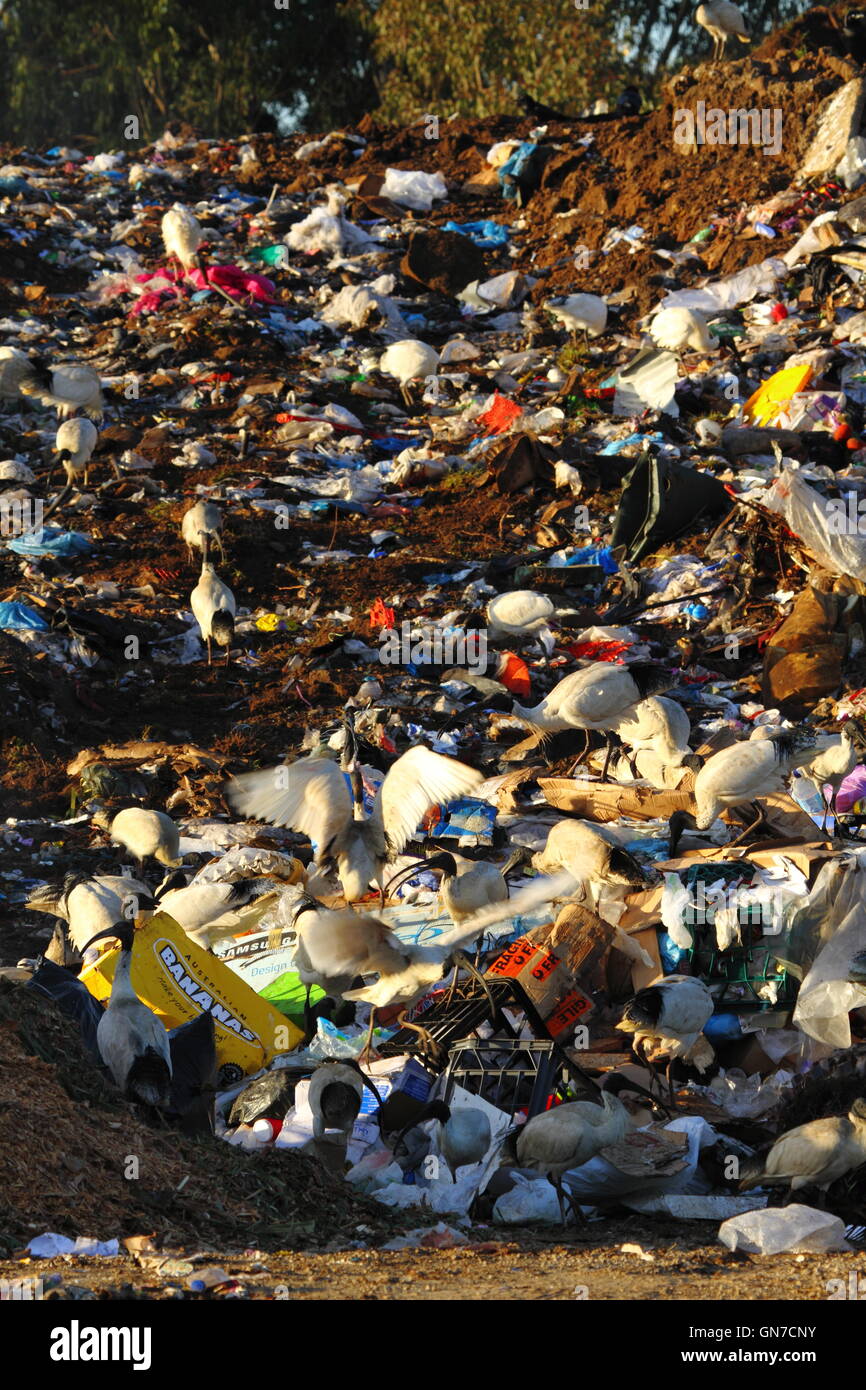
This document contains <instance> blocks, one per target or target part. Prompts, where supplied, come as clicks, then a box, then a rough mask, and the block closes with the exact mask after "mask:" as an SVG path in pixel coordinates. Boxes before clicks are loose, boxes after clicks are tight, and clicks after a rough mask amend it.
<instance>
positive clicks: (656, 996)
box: [616, 975, 715, 1099]
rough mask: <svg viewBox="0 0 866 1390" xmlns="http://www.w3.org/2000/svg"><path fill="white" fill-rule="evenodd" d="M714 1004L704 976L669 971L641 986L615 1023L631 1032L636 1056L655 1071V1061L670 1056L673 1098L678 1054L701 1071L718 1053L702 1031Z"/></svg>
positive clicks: (670, 1088) (668, 1079)
mask: <svg viewBox="0 0 866 1390" xmlns="http://www.w3.org/2000/svg"><path fill="white" fill-rule="evenodd" d="M713 1007H714V1006H713V996H712V995H711V994H710V991H709V990H708V989H707V987H706V985H705V984H704V983H703V981H702V980H698V979H696V978H695V977H694V976H692V975H667V976H665V978H664V979H662V980H659V981H658V982H657V983H656V984H654V985H648V986H647V988H646V989H639V990H638V992H637V994H636V995H635V996H634V997H633V998H632V999H629V1001H628V1002H627V1004H626V1005H625V1007H624V1009H623V1015H622V1019H621V1020H620V1022H619V1023H618V1024H617V1025H616V1026H617V1028H619V1029H620V1031H621V1032H624V1033H631V1035H632V1047H633V1049H634V1053H635V1056H636V1057H637V1058H638V1059H639V1060H640V1061H641V1062H643V1063H644V1064H645V1065H646V1066H648V1067H649V1069H650V1070H651V1071H652V1072H653V1073H654V1072H655V1063H656V1062H659V1061H662V1060H664V1059H667V1063H668V1065H667V1073H666V1075H667V1081H668V1088H669V1090H670V1092H671V1099H673V1086H672V1084H671V1078H670V1070H671V1065H672V1063H673V1061H674V1059H675V1058H680V1059H681V1060H682V1061H684V1062H689V1063H690V1064H691V1065H693V1066H695V1067H697V1068H698V1070H699V1071H701V1072H704V1071H706V1070H707V1068H708V1067H710V1066H711V1065H712V1063H713V1060H714V1057H715V1053H714V1052H713V1049H712V1047H711V1046H710V1044H709V1043H708V1042H707V1039H706V1038H705V1037H704V1033H703V1030H704V1026H705V1025H706V1023H707V1022H708V1020H709V1019H710V1018H711V1017H712V1013H713Z"/></svg>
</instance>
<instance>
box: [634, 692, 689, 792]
mask: <svg viewBox="0 0 866 1390" xmlns="http://www.w3.org/2000/svg"><path fill="white" fill-rule="evenodd" d="M614 733H616V734H617V736H618V737H619V738H621V739H622V741H623V743H626V744H628V746H629V748H630V749H631V757H630V759H629V762H630V764H631V770H632V775H633V776H637V766H636V764H635V759H636V758H637V756H638V754H639V753H651V754H652V755H653V757H655V758H656V759H657V760H658V762H659V764H660V765H661V767H662V769H664V770H666V769H668V768H677V767H687V768H689V769H690V770H691V771H692V772H699V771H700V769H701V768H702V767H703V759H702V758H700V757H698V755H697V753H693V752H692V750H691V748H690V747H689V734H690V733H691V724H690V723H689V716H688V715H687V714H686V712H685V710H684V709H683V707H682V705H681V704H678V703H677V701H676V700H669V699H667V697H666V696H664V695H652V696H650V698H649V699H648V700H641V702H640V704H638V705H635V706H634V707H633V708H632V709H631V710H630V711H629V712H628V714H626V715H624V716H623V718H622V719H620V720H619V722H618V723H617V725H616V727H615V729H614Z"/></svg>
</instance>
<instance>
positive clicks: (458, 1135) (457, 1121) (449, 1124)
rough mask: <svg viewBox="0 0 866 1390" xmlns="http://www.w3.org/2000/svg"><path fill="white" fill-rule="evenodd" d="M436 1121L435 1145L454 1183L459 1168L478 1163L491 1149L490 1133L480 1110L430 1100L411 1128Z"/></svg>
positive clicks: (486, 1117)
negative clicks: (428, 1121)
mask: <svg viewBox="0 0 866 1390" xmlns="http://www.w3.org/2000/svg"><path fill="white" fill-rule="evenodd" d="M426 1120H436V1121H437V1124H436V1143H437V1147H438V1149H439V1152H440V1154H441V1155H442V1157H443V1158H444V1159H445V1162H446V1164H447V1165H448V1171H449V1173H450V1174H451V1176H452V1178H453V1179H454V1181H455V1182H456V1181H457V1173H458V1171H459V1169H461V1168H469V1167H471V1166H472V1165H473V1164H475V1163H480V1162H481V1160H482V1159H483V1158H484V1156H485V1154H486V1153H487V1151H488V1149H489V1148H490V1145H491V1142H492V1139H493V1131H492V1130H491V1128H490V1120H489V1118H488V1116H487V1115H486V1114H485V1112H484V1111H483V1110H480V1109H478V1108H477V1107H476V1106H473V1105H461V1106H454V1107H453V1108H452V1107H451V1106H450V1105H446V1103H445V1101H443V1100H432V1101H430V1103H429V1105H427V1106H425V1108H424V1109H423V1110H422V1111H421V1114H420V1115H418V1116H416V1118H415V1119H414V1120H413V1122H412V1123H413V1125H420V1124H423V1123H424V1122H425V1121H426Z"/></svg>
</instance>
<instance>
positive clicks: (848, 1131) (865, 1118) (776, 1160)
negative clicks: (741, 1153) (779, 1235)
mask: <svg viewBox="0 0 866 1390" xmlns="http://www.w3.org/2000/svg"><path fill="white" fill-rule="evenodd" d="M862 1163H866V1100H855V1101H854V1104H853V1105H852V1106H851V1109H850V1110H849V1112H848V1114H847V1115H839V1116H837V1117H828V1118H827V1119H823V1120H812V1121H810V1123H809V1124H805V1125H798V1126H797V1128H796V1129H791V1130H789V1131H788V1133H787V1134H783V1135H782V1137H781V1138H780V1139H777V1140H776V1142H775V1144H774V1145H773V1146H772V1148H771V1149H770V1151H769V1152H768V1153H766V1154H763V1155H756V1156H755V1157H754V1158H750V1159H747V1160H746V1162H745V1163H744V1164H743V1166H742V1168H741V1170H740V1171H741V1178H740V1191H741V1192H745V1191H748V1189H749V1188H750V1187H775V1186H786V1187H787V1188H788V1191H789V1196H793V1195H794V1193H795V1192H798V1191H799V1189H800V1188H802V1187H818V1188H820V1189H821V1191H822V1192H826V1191H827V1188H828V1187H829V1186H830V1184H831V1183H834V1182H836V1181H837V1180H838V1179H839V1178H844V1176H845V1174H846V1173H851V1172H853V1170H854V1169H855V1168H859V1167H860V1165H861V1164H862Z"/></svg>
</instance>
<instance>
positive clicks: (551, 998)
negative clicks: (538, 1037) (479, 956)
mask: <svg viewBox="0 0 866 1390" xmlns="http://www.w3.org/2000/svg"><path fill="white" fill-rule="evenodd" d="M485 973H486V974H487V975H488V976H490V977H491V978H493V979H497V980H515V981H516V982H517V983H518V984H519V985H520V987H521V989H522V990H523V991H524V993H525V994H526V995H528V997H529V998H530V999H531V1000H532V1003H533V1004H534V1006H535V1008H536V1010H537V1011H538V1013H539V1014H540V1016H541V1018H542V1020H543V1022H544V1026H545V1028H546V1029H547V1031H548V1033H549V1034H550V1036H551V1037H552V1038H553V1039H554V1040H555V1041H559V1039H560V1038H562V1037H565V1036H570V1035H571V1034H572V1033H573V1032H574V1029H575V1027H576V1026H577V1024H578V1023H581V1022H583V1021H584V1020H585V1019H586V1018H588V1017H589V1015H590V1014H591V1013H592V1011H593V1003H592V1000H591V999H590V998H589V995H587V994H584V992H583V990H582V989H577V988H576V986H575V985H574V982H573V979H572V976H571V973H570V971H568V970H566V968H565V966H564V965H563V963H562V961H561V960H560V959H559V957H558V956H557V955H556V954H555V953H554V952H553V951H551V950H550V949H549V948H548V947H547V946H539V945H538V944H537V943H536V942H534V941H530V939H529V937H527V936H520V937H518V938H517V940H516V941H510V942H509V943H508V945H507V946H506V947H505V948H504V950H503V951H502V954H501V955H499V956H497V957H496V960H495V961H494V962H493V964H492V965H490V966H488V968H487V970H486V972H485Z"/></svg>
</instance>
